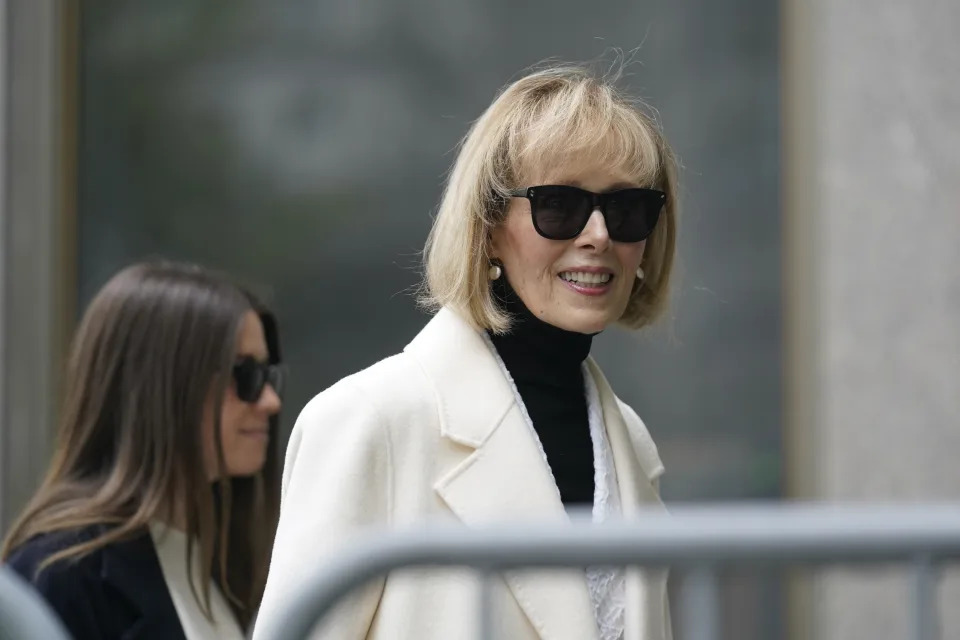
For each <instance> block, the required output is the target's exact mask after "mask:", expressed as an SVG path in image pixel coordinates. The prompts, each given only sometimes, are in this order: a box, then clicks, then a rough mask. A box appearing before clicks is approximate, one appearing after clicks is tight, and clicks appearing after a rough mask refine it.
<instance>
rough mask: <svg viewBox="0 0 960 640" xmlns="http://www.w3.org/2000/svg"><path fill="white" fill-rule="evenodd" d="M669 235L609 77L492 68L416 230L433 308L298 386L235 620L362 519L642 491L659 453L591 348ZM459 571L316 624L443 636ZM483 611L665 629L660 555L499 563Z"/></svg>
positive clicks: (466, 596) (464, 598)
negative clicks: (400, 335)
mask: <svg viewBox="0 0 960 640" xmlns="http://www.w3.org/2000/svg"><path fill="white" fill-rule="evenodd" d="M675 235H676V177H675V165H674V160H673V156H672V153H671V151H670V149H669V147H668V145H667V143H666V141H665V140H664V138H663V136H662V134H661V133H660V130H659V128H658V127H657V126H656V124H655V121H654V120H653V118H652V117H650V116H649V115H648V114H647V112H646V110H645V109H644V108H643V106H642V105H640V104H638V103H636V102H634V101H632V100H630V99H629V98H627V97H626V96H625V95H624V94H623V93H622V92H621V91H620V90H618V89H617V88H616V86H615V80H614V79H610V78H605V77H602V76H597V75H594V74H592V73H590V72H589V71H588V70H586V69H582V68H579V67H554V68H549V69H545V70H540V71H536V72H534V73H531V74H529V75H527V76H525V77H522V78H520V79H519V80H517V81H515V82H513V83H512V84H510V85H509V86H507V87H506V88H505V89H504V90H503V91H502V92H501V93H500V95H499V96H498V97H497V98H496V100H495V101H494V102H493V104H492V105H491V106H490V107H489V108H488V109H487V110H486V112H485V113H484V114H483V115H482V116H481V117H480V119H479V120H477V121H476V122H475V123H474V125H473V127H472V128H471V130H470V132H469V134H468V135H467V136H466V138H465V139H464V141H463V144H462V147H461V149H460V153H459V155H458V157H457V160H456V163H455V165H454V167H453V171H452V172H451V174H450V177H449V182H448V184H447V188H446V191H445V193H444V195H443V200H442V202H441V204H440V209H439V212H438V215H437V217H436V220H435V222H434V225H433V229H432V231H431V233H430V236H429V238H428V240H427V245H426V251H425V258H426V260H425V261H426V278H425V287H424V301H425V302H426V303H427V304H428V305H429V306H430V307H431V308H433V309H435V310H436V315H435V316H434V317H433V319H432V320H431V321H430V322H429V323H428V324H427V326H426V327H425V328H424V329H423V330H422V331H421V332H420V334H419V335H418V336H417V337H416V338H415V339H414V340H413V341H412V342H411V343H410V344H409V345H408V346H407V347H406V349H405V350H404V351H403V353H401V354H398V355H395V356H393V357H390V358H387V359H386V360H383V361H382V362H380V363H378V364H375V365H374V366H372V367H370V368H368V369H366V370H364V371H361V372H360V373H357V374H355V375H352V376H350V377H347V378H345V379H343V380H341V381H340V382H338V383H337V384H335V385H334V386H332V387H330V388H329V389H327V390H325V391H323V392H322V393H320V394H319V395H318V396H316V397H315V398H314V399H313V400H312V401H311V402H310V403H309V404H308V405H307V406H306V408H304V410H303V411H302V413H301V414H300V417H299V418H298V420H297V423H296V426H295V427H294V431H293V434H292V436H291V439H290V443H289V446H288V449H287V455H286V463H285V468H284V493H283V498H282V510H281V517H280V524H279V529H278V533H277V538H276V545H275V547H274V552H273V557H272V562H271V568H270V574H269V576H268V579H267V588H266V592H265V595H264V600H263V606H262V609H261V614H260V621H259V622H258V625H257V627H256V630H255V637H256V638H259V639H262V640H266V639H267V638H270V637H271V635H270V634H271V629H275V628H278V627H279V626H282V624H283V614H282V611H283V606H282V605H283V603H284V601H286V600H289V599H290V598H291V597H292V595H293V594H295V593H296V592H297V590H298V589H300V588H301V587H302V585H304V583H305V580H306V579H307V578H308V577H309V576H310V575H311V569H313V568H315V564H316V563H317V562H322V561H324V560H325V559H329V558H331V557H333V556H334V554H336V553H337V552H338V551H339V550H340V549H341V548H342V547H344V546H345V545H348V544H349V543H350V541H351V540H353V539H354V538H355V536H356V535H357V534H358V533H360V532H363V531H369V530H375V529H378V528H379V529H382V528H398V527H404V526H409V525H416V524H420V523H424V522H427V521H430V522H449V523H461V524H463V525H466V526H476V525H484V524H490V523H506V522H518V521H522V520H529V519H535V520H538V521H540V522H555V523H557V524H558V525H560V524H563V523H565V522H568V521H569V515H568V511H567V509H568V508H570V507H577V506H583V507H587V508H589V509H591V510H592V516H593V519H594V521H597V522H602V521H604V520H607V519H613V518H620V517H631V515H632V514H634V513H636V512H637V511H638V510H639V509H640V508H641V507H650V506H658V505H661V503H660V500H659V495H658V482H659V477H660V475H661V473H662V472H663V465H662V464H661V462H660V459H659V456H658V454H657V449H656V446H655V445H654V443H653V441H652V440H651V438H650V435H649V433H648V432H647V429H646V428H645V426H644V424H643V422H642V421H641V420H640V418H639V417H637V415H636V413H634V411H633V410H632V409H631V408H630V407H629V406H627V405H626V404H624V403H622V402H621V401H620V400H619V399H618V398H617V396H616V395H615V394H614V393H613V391H612V389H611V387H610V385H609V384H608V382H607V380H606V379H605V378H604V376H603V374H602V373H601V371H600V369H599V368H598V366H597V364H596V362H594V361H593V359H592V358H590V357H589V352H590V346H591V343H592V339H593V336H594V335H595V334H597V333H599V332H600V331H602V330H603V329H605V328H606V327H608V326H610V325H611V324H614V323H620V324H621V325H623V326H626V327H629V328H635V329H636V328H641V327H643V326H646V325H647V324H649V323H651V322H652V321H653V320H654V319H655V318H656V317H657V316H658V315H659V314H660V313H661V312H662V311H663V309H664V306H665V305H666V300H667V294H668V289H669V284H670V272H671V266H672V262H673V255H674V243H675ZM470 575H472V574H469V573H467V572H464V573H458V572H456V573H455V572H428V571H426V572H417V573H416V574H411V575H408V574H400V575H390V576H387V577H386V578H383V579H380V580H377V581H375V582H374V583H373V584H370V585H368V586H367V587H366V588H365V589H364V590H363V591H362V592H361V593H358V594H357V595H355V596H354V597H352V598H351V599H350V600H349V601H348V602H346V603H344V604H343V605H341V606H340V607H339V608H338V609H337V610H336V611H335V612H334V614H333V615H331V616H330V617H329V619H326V620H324V621H323V622H322V623H321V625H320V627H319V628H318V629H317V630H316V632H317V634H318V635H317V637H322V638H374V639H386V638H418V639H438V640H439V639H441V638H444V639H446V638H461V637H466V636H467V635H468V634H469V633H470V628H471V625H473V624H474V622H475V620H476V618H475V616H476V610H475V602H476V591H475V586H476V585H475V582H473V581H472V580H471V578H470V577H469V576H470ZM498 584H499V586H498V587H497V589H498V593H497V594H496V595H495V597H496V598H497V601H498V602H497V604H498V609H497V611H498V614H499V615H498V619H497V624H498V625H499V627H498V633H497V634H496V637H498V638H499V637H503V638H512V639H515V638H525V639H530V640H533V639H535V638H549V639H551V640H558V639H568V638H569V639H570V640H574V639H576V640H584V639H590V638H596V639H601V640H614V639H619V638H623V639H625V640H666V639H667V638H669V637H670V633H671V632H670V620H669V614H668V607H667V600H666V575H665V573H664V572H643V573H641V572H640V571H635V570H632V569H631V570H625V569H622V568H610V569H607V568H588V569H587V570H586V572H584V571H575V570H571V571H562V572H550V573H547V574H535V573H531V572H516V573H515V572H510V573H505V574H504V575H503V576H502V578H501V579H500V580H499V581H498Z"/></svg>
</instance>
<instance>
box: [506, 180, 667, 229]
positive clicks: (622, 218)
mask: <svg viewBox="0 0 960 640" xmlns="http://www.w3.org/2000/svg"><path fill="white" fill-rule="evenodd" d="M510 196H511V197H514V198H526V199H528V200H529V201H530V213H531V214H532V215H533V227H534V228H535V229H536V230H537V233H539V234H540V235H541V236H543V237H544V238H547V239H549V240H570V239H572V238H576V237H577V236H578V235H580V233H582V232H583V229H584V228H585V227H586V226H587V221H588V220H590V216H591V215H592V214H593V212H594V210H595V209H600V213H602V214H603V220H604V222H605V223H606V225H607V233H608V234H610V239H611V240H613V241H615V242H640V241H641V240H646V239H647V238H648V237H649V236H650V234H651V233H653V229H654V227H656V226H657V220H658V219H659V218H660V211H661V210H662V209H663V205H664V203H666V201H667V194H665V193H664V192H662V191H657V190H656V189H640V188H637V189H618V190H617V191H609V192H607V193H593V192H592V191H587V190H585V189H580V188H578V187H569V186H566V185H545V186H541V187H527V188H525V189H516V190H514V191H511V192H510Z"/></svg>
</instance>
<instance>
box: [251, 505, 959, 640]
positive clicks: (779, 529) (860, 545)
mask: <svg viewBox="0 0 960 640" xmlns="http://www.w3.org/2000/svg"><path fill="white" fill-rule="evenodd" d="M920 554H928V555H929V556H930V557H934V558H936V559H937V561H952V560H958V559H960V506H957V505H953V504H946V505H926V506H904V507H880V506H864V505H850V506H845V505H828V506H814V505H776V506H773V505H771V506H763V507H757V506H753V507H739V506H738V507H718V506H706V507H689V506H688V507H678V508H673V509H671V513H670V514H666V513H664V512H662V511H651V512H649V513H641V514H639V515H638V517H637V521H635V522H631V523H624V522H611V523H607V524H604V525H603V526H596V525H590V524H576V523H574V524H571V525H570V526H559V527H558V526H557V525H555V524H551V525H547V526H534V525H533V524H529V525H526V526H520V525H517V524H516V523H514V524H513V525H504V526H499V527H498V526H493V525H491V526H489V527H485V528H465V527H433V528H424V529H416V530H408V531H402V532H401V531H397V532H394V533H392V534H390V535H386V536H383V537H375V538H371V539H368V540H367V541H366V542H361V543H359V544H357V545H356V546H354V547H352V549H346V550H344V551H343V552H342V553H339V554H337V555H336V556H335V557H330V558H326V559H325V560H326V563H325V564H324V565H323V566H319V567H317V569H318V570H317V572H316V573H315V574H314V575H313V577H312V579H311V580H309V582H308V583H307V584H304V585H302V586H301V588H300V589H298V593H299V594H300V597H299V598H297V599H291V600H289V601H285V602H284V603H283V605H282V606H283V609H282V610H281V611H277V612H271V615H269V617H268V619H264V620H263V622H262V624H263V626H264V631H265V632H266V633H264V634H261V633H258V636H259V637H265V638H271V640H273V639H276V640H301V639H302V638H305V637H306V636H307V635H308V633H309V631H310V629H311V628H312V627H313V626H314V624H315V622H316V621H317V620H319V619H320V618H321V617H323V616H324V615H326V613H327V612H328V611H329V610H330V609H331V607H332V606H333V605H334V604H335V603H336V602H337V601H338V600H339V599H340V598H341V597H342V596H344V595H346V594H347V593H349V592H350V591H352V590H353V589H355V588H357V587H358V586H360V585H362V584H364V583H365V582H366V581H367V580H370V579H372V578H374V577H377V576H379V575H382V574H385V573H388V572H390V571H392V570H394V569H397V568H399V567H402V566H420V567H426V566H472V567H482V568H484V569H486V570H490V571H493V570H503V569H508V568H515V567H531V568H533V567H559V566H566V567H586V566H589V565H603V564H607V565H624V564H626V565H650V566H665V565H672V566H679V567H694V566H697V565H700V564H704V563H708V564H714V565H716V566H720V565H723V564H743V565H752V566H777V565H785V564H798V563H806V564H817V563H831V562H840V563H852V562H872V563H877V562H893V561H898V562H904V561H910V560H912V559H913V558H915V557H916V556H918V555H920Z"/></svg>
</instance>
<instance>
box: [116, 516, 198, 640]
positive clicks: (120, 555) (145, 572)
mask: <svg viewBox="0 0 960 640" xmlns="http://www.w3.org/2000/svg"><path fill="white" fill-rule="evenodd" d="M102 572H103V573H102V577H103V580H104V582H107V583H109V584H110V585H112V586H113V587H114V588H115V589H116V591H117V593H121V594H123V596H124V597H125V598H127V599H128V600H129V601H130V604H131V605H133V606H134V607H135V608H136V609H137V610H138V611H139V612H140V619H139V620H138V621H137V622H136V623H134V626H133V627H131V628H130V629H128V630H127V632H126V633H125V635H124V638H131V639H134V638H136V639H137V640H152V639H156V640H160V639H161V638H163V639H166V640H174V639H177V638H181V639H182V638H184V633H183V627H182V626H181V625H180V618H179V616H178V615H177V610H176V608H175V607H174V605H173V599H172V598H171V597H170V591H169V590H168V588H167V583H166V581H165V580H164V579H163V571H162V570H161V568H160V560H159V559H158V558H157V552H156V549H155V548H154V546H153V540H152V539H151V537H150V534H149V533H144V534H143V535H140V536H137V537H136V538H133V539H131V540H127V541H124V542H117V543H115V544H112V545H109V546H107V547H104V549H103V569H102Z"/></svg>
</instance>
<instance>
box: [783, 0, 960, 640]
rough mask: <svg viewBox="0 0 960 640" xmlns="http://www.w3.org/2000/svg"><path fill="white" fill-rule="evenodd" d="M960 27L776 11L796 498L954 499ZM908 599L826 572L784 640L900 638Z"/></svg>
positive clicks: (883, 580) (815, 8) (793, 3)
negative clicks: (793, 636) (780, 42)
mask: <svg viewBox="0 0 960 640" xmlns="http://www.w3.org/2000/svg"><path fill="white" fill-rule="evenodd" d="M958 26H960V3H958V2H956V1H955V0H920V1H918V2H913V1H909V0H813V1H812V2H811V1H810V0H787V2H786V3H785V4H784V13H783V29H784V30H783V33H784V42H785V49H784V52H785V56H784V60H785V66H784V77H785V92H784V116H785V117H784V132H785V144H784V149H785V154H786V156H785V166H786V174H785V181H784V188H785V196H786V200H785V204H786V213H787V216H786V224H785V229H786V232H787V237H786V238H785V247H786V251H787V259H786V273H787V274H788V275H787V278H788V281H787V287H786V289H787V291H788V293H787V296H788V297H787V301H786V305H787V313H786V318H787V335H788V347H787V350H788V358H787V362H788V372H787V374H788V375H787V378H788V380H789V383H788V394H787V395H788V402H787V406H788V416H787V418H788V437H787V438H786V442H787V443H788V445H787V446H788V449H787V456H788V458H789V474H788V477H789V486H790V490H791V493H792V494H793V495H794V496H795V497H800V498H812V499H820V500H828V501H859V500H870V501H906V502H914V501H924V500H944V499H946V500H957V499H958V498H960V461H958V460H960V38H958V37H957V28H958ZM958 508H960V506H958ZM947 578H948V579H946V580H944V582H943V583H942V585H941V591H940V593H941V598H940V601H941V603H942V606H941V611H942V614H943V617H942V619H943V623H944V626H943V628H942V637H943V638H956V637H960V608H958V607H956V606H955V603H956V602H957V601H958V599H960V584H958V582H957V581H955V580H953V579H952V577H951V576H949V575H948V576H947ZM910 588H911V585H910V577H909V575H908V574H907V573H906V572H903V571H883V572H879V573H876V572H874V573H869V574H859V573H857V574H852V573H848V572H842V573H841V572H830V573H829V575H828V577H826V578H825V579H822V580H819V581H817V582H816V583H815V585H814V586H813V588H812V589H809V590H807V591H806V597H805V598H804V597H802V596H801V598H800V600H799V601H795V604H797V602H799V605H798V606H797V608H796V609H795V611H796V612H797V614H798V615H797V616H796V619H795V620H794V622H795V623H796V624H795V625H794V628H795V629H800V630H801V632H800V634H799V635H798V636H797V637H803V638H817V639H821V638H822V639H829V638H843V639H844V640H846V639H859V638H863V639H865V640H866V639H871V640H872V639H874V638H900V637H910V636H909V635H908V633H910V632H912V623H911V621H910V618H909V611H910V598H911V595H912V594H911V591H910ZM804 612H806V614H807V615H802V614H803V613H804ZM805 621H806V622H809V623H810V625H809V626H805V625H804V622H805ZM798 625H799V626H798ZM801 627H805V628H801Z"/></svg>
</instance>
